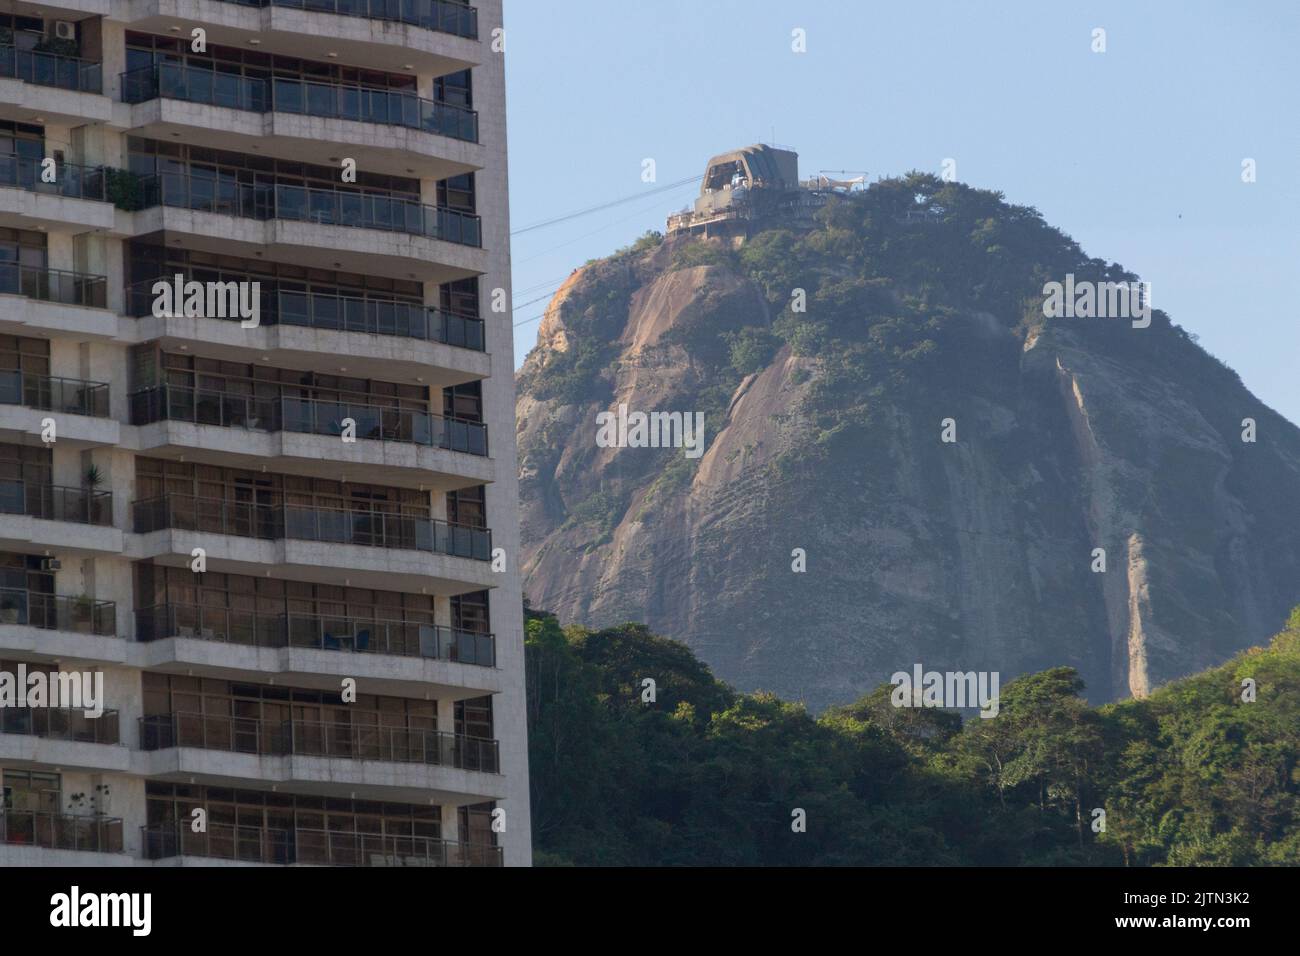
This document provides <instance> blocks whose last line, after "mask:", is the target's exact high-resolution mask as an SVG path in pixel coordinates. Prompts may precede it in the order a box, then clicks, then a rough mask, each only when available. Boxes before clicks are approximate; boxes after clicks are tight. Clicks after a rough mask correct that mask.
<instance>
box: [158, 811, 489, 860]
mask: <svg viewBox="0 0 1300 956" xmlns="http://www.w3.org/2000/svg"><path fill="white" fill-rule="evenodd" d="M140 832H141V834H142V839H141V841H140V842H141V845H142V846H143V848H144V857H145V859H147V860H166V859H170V858H172V857H178V856H193V857H207V858H210V859H217V860H239V861H241V862H244V863H264V864H273V865H281V866H288V865H291V864H295V863H296V864H308V865H316V866H501V865H502V853H501V847H499V846H492V845H491V844H474V843H453V842H452V841H450V840H441V839H438V838H436V837H426V836H402V835H396V834H387V833H353V832H343V831H338V830H320V829H313V828H308V827H295V828H293V829H288V828H278V827H251V826H237V825H235V824H231V823H209V824H208V827H207V829H206V830H205V831H204V832H202V833H195V832H194V830H193V828H192V827H191V826H190V825H189V824H188V822H184V823H182V822H179V821H170V822H166V823H152V824H149V825H148V826H143V827H141V828H140Z"/></svg>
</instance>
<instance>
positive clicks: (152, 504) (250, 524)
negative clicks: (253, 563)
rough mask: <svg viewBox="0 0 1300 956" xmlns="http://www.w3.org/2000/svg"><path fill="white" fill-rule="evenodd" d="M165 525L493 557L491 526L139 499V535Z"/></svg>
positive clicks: (215, 501)
mask: <svg viewBox="0 0 1300 956" xmlns="http://www.w3.org/2000/svg"><path fill="white" fill-rule="evenodd" d="M2 489H3V485H2V484H0V490H2ZM0 501H3V499H2V498H0ZM164 529H173V530H180V531H198V532H201V533H204V534H226V535H234V536H236V537H241V538H262V539H265V540H271V541H275V540H281V539H291V540H296V541H316V542H322V543H328V544H351V545H358V546H361V547H366V548H399V549H403V550H414V551H426V552H429V553H431V554H446V555H451V556H454V557H459V558H471V559H473V560H475V561H490V560H491V559H492V532H491V531H489V530H487V529H486V528H471V527H468V526H465V525H456V524H448V523H447V522H445V521H439V520H437V519H434V518H411V517H406V516H403V515H396V514H389V513H387V512H383V511H344V510H342V509H338V508H313V507H309V506H303V505H258V504H253V503H252V502H235V501H226V500H223V499H220V498H198V497H195V496H193V495H177V494H171V495H161V496H159V497H157V498H149V499H146V500H144V501H137V502H136V503H135V531H136V533H137V534H149V533H150V532H152V531H161V530H164Z"/></svg>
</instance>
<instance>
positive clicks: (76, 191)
mask: <svg viewBox="0 0 1300 956" xmlns="http://www.w3.org/2000/svg"><path fill="white" fill-rule="evenodd" d="M43 172H44V169H43V167H42V163H41V161H40V160H37V159H25V158H23V157H22V156H18V155H17V154H15V153H0V186H13V187H15V188H18V189H25V190H27V191H28V192H37V193H50V194H52V195H56V196H66V197H67V198H69V199H94V200H98V201H99V202H104V201H106V193H105V184H104V181H105V178H106V177H105V175H104V167H103V166H77V165H75V164H73V163H58V164H56V165H55V167H54V182H52V183H47V182H45V180H44V178H43V176H42V173H43Z"/></svg>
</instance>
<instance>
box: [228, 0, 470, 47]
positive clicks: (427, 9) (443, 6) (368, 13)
mask: <svg viewBox="0 0 1300 956" xmlns="http://www.w3.org/2000/svg"><path fill="white" fill-rule="evenodd" d="M223 2H225V3H235V4H238V5H239V6H241V7H258V8H262V7H288V8H289V9H292V10H306V11H308V12H311V13H333V14H337V15H338V16H341V17H364V18H365V19H367V20H391V21H394V22H396V23H409V24H411V25H412V26H417V27H424V28H425V29H426V30H436V31H438V32H439V33H450V34H451V35H453V36H458V37H465V38H466V39H470V40H477V39H478V11H477V10H476V9H474V8H473V7H472V6H470V5H469V4H468V3H465V2H464V0H223Z"/></svg>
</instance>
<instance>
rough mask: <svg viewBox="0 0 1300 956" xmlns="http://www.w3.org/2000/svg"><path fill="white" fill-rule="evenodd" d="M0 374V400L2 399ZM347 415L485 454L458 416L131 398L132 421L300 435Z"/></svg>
mask: <svg viewBox="0 0 1300 956" xmlns="http://www.w3.org/2000/svg"><path fill="white" fill-rule="evenodd" d="M3 382H4V378H3V373H0V400H2V397H3V394H4V392H3V387H2V386H3ZM348 419H351V420H352V422H353V423H354V425H355V435H356V437H357V438H364V439H366V440H368V441H395V442H404V443H407V444H413V445H424V446H425V447H428V448H444V449H447V450H448V451H458V452H464V453H465V454H468V455H477V456H485V455H487V426H486V425H484V424H483V423H482V422H471V421H466V420H463V419H459V418H444V417H443V416H441V415H433V414H431V413H429V412H424V411H419V410H417V409H409V408H388V407H384V406H379V405H358V404H354V403H351V402H333V401H326V400H316V399H305V398H286V397H280V398H257V397H256V396H252V395H232V394H230V393H229V392H219V391H213V390H207V389H193V388H186V387H183V386H179V385H158V386H155V387H154V388H147V389H144V390H143V391H140V392H136V393H135V394H133V395H132V396H131V424H132V425H148V424H151V423H152V422H160V421H172V422H192V423H193V424H196V425H217V426H220V427H222V428H248V429H252V430H254V431H263V432H280V431H286V432H297V433H300V434H304V435H329V436H335V437H337V436H339V435H342V434H343V428H344V422H346V421H347V420H348Z"/></svg>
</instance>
